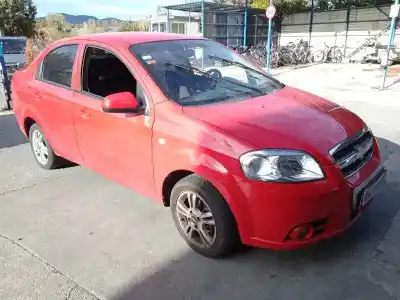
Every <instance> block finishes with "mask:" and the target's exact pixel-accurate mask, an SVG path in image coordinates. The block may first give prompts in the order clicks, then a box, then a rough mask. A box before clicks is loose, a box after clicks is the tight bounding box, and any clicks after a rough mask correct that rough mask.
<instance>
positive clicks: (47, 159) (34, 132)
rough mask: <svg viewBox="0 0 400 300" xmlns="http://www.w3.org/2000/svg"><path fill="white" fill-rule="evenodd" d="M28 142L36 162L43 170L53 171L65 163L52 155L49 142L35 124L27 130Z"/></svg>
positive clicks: (52, 151)
mask: <svg viewBox="0 0 400 300" xmlns="http://www.w3.org/2000/svg"><path fill="white" fill-rule="evenodd" d="M40 137H41V138H40ZM29 142H30V144H31V149H32V152H33V156H34V157H35V160H36V162H37V163H38V165H39V166H40V167H42V168H43V169H46V170H51V169H55V168H58V167H60V166H61V165H62V164H63V162H65V161H64V159H62V158H61V157H59V156H57V155H56V154H55V153H54V150H53V148H51V146H50V144H49V142H48V141H47V139H46V137H45V136H44V134H43V131H42V130H41V129H40V127H39V126H38V125H37V124H33V125H32V126H31V128H30V129H29ZM36 142H37V143H39V145H38V144H36ZM43 146H44V148H43ZM38 147H39V148H41V150H38ZM43 149H47V150H43ZM39 152H40V153H39Z"/></svg>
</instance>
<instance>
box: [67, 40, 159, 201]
mask: <svg viewBox="0 0 400 300" xmlns="http://www.w3.org/2000/svg"><path fill="white" fill-rule="evenodd" d="M82 58H83V59H82V60H81V64H82V66H81V72H79V73H80V74H81V76H82V79H81V80H80V83H81V85H82V86H81V91H80V92H76V93H75V96H74V101H75V110H74V124H75V131H76V135H77V141H78V145H79V149H80V151H81V153H82V156H83V159H84V165H85V166H87V167H89V168H91V169H93V170H95V171H97V172H99V173H102V174H103V175H105V176H107V177H109V178H111V179H113V180H115V181H118V182H120V183H122V184H124V185H126V186H128V187H130V188H132V189H134V190H137V191H138V192H140V193H142V194H144V195H147V196H150V197H152V196H153V194H154V179H153V165H152V150H151V149H152V144H151V141H152V127H153V110H152V104H151V99H150V97H149V96H148V95H149V93H148V92H147V91H146V90H145V87H144V85H143V84H142V82H140V81H139V80H138V77H139V76H134V73H133V70H132V67H131V66H130V65H129V60H127V59H125V58H124V56H122V54H120V53H119V52H118V50H116V49H114V48H110V47H109V46H106V45H102V44H87V45H86V47H85V51H83V55H82ZM116 92H131V93H132V94H134V95H135V96H136V98H137V100H138V101H139V102H141V103H142V105H143V106H144V108H145V110H146V112H145V113H140V114H134V113H106V112H104V111H103V109H102V104H103V101H104V97H106V96H107V95H108V94H110V93H116Z"/></svg>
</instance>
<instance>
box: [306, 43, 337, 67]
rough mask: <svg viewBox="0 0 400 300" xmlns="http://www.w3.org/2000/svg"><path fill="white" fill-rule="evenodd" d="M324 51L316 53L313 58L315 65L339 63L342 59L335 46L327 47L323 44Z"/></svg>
mask: <svg viewBox="0 0 400 300" xmlns="http://www.w3.org/2000/svg"><path fill="white" fill-rule="evenodd" d="M324 45H325V49H324V50H318V51H316V52H315V53H314V54H313V56H312V59H313V62H316V63H328V62H332V63H340V62H341V61H342V59H343V54H342V51H341V50H340V48H339V47H337V46H332V47H330V46H328V45H327V44H326V43H325V42H324Z"/></svg>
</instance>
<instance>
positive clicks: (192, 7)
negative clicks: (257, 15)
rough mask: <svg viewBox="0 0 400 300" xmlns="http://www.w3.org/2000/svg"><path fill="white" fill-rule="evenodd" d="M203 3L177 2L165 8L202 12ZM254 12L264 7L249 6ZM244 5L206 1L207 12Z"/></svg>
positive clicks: (235, 9) (240, 8)
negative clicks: (254, 7)
mask: <svg viewBox="0 0 400 300" xmlns="http://www.w3.org/2000/svg"><path fill="white" fill-rule="evenodd" d="M201 3H202V1H197V2H191V3H183V4H176V5H168V6H164V8H165V9H169V10H180V11H187V12H196V13H201ZM248 9H249V10H251V11H253V12H264V10H263V9H253V8H250V7H249V8H248ZM243 10H244V8H243V7H238V6H234V5H228V4H217V3H213V2H206V1H204V11H205V12H226V11H243Z"/></svg>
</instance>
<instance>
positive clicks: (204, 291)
mask: <svg viewBox="0 0 400 300" xmlns="http://www.w3.org/2000/svg"><path fill="white" fill-rule="evenodd" d="M378 143H379V145H380V148H381V151H382V160H383V161H384V163H385V165H386V166H387V168H388V179H387V183H386V185H385V188H384V189H383V190H382V191H381V193H380V194H378V195H376V197H375V199H374V201H373V202H372V203H371V205H370V206H369V207H368V209H367V210H366V211H365V212H364V214H363V215H362V216H361V217H360V219H359V220H358V221H357V222H356V223H355V224H354V226H352V227H351V228H350V229H349V230H348V231H347V232H345V233H344V234H342V235H340V236H338V237H335V238H333V239H330V240H327V241H324V242H321V243H319V244H316V245H314V246H312V247H309V248H304V249H301V250H295V251H272V250H264V249H251V248H249V249H248V251H245V252H241V253H238V254H237V255H235V256H232V257H229V258H226V259H219V260H213V259H207V258H204V257H202V256H200V255H197V254H196V253H194V252H192V251H191V250H188V251H187V252H186V253H184V254H183V255H181V256H179V257H178V258H174V259H171V261H169V262H166V263H165V264H164V265H163V267H162V268H161V269H159V270H158V271H156V272H155V273H153V275H150V276H149V277H147V278H145V279H144V280H142V281H140V282H135V283H134V284H131V285H130V286H129V285H128V286H126V288H125V289H124V290H123V291H122V292H120V293H118V294H117V295H114V297H112V298H111V299H114V300H132V299H141V300H145V299H274V300H276V299H332V300H333V299H371V300H372V299H394V298H393V297H392V296H391V295H389V293H388V292H387V291H386V290H385V289H384V288H382V287H381V286H379V285H377V284H374V283H373V282H372V281H371V280H370V272H372V271H370V270H369V268H370V265H371V264H372V263H373V261H374V259H375V258H377V257H378V256H379V245H380V244H381V242H382V241H383V240H384V239H385V235H386V233H387V232H388V231H389V230H390V228H391V225H392V220H393V218H394V217H395V216H396V215H397V214H398V212H399V211H400V201H398V199H400V188H399V182H400V177H399V176H397V172H398V170H399V169H400V146H399V145H398V144H396V143H393V142H391V141H388V140H386V139H383V138H378ZM396 156H397V157H398V158H399V162H394V161H393V160H394V159H395V157H396ZM399 238H400V237H399ZM399 277H400V275H399ZM397 296H398V297H400V295H397ZM397 296H395V298H396V297H397Z"/></svg>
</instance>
